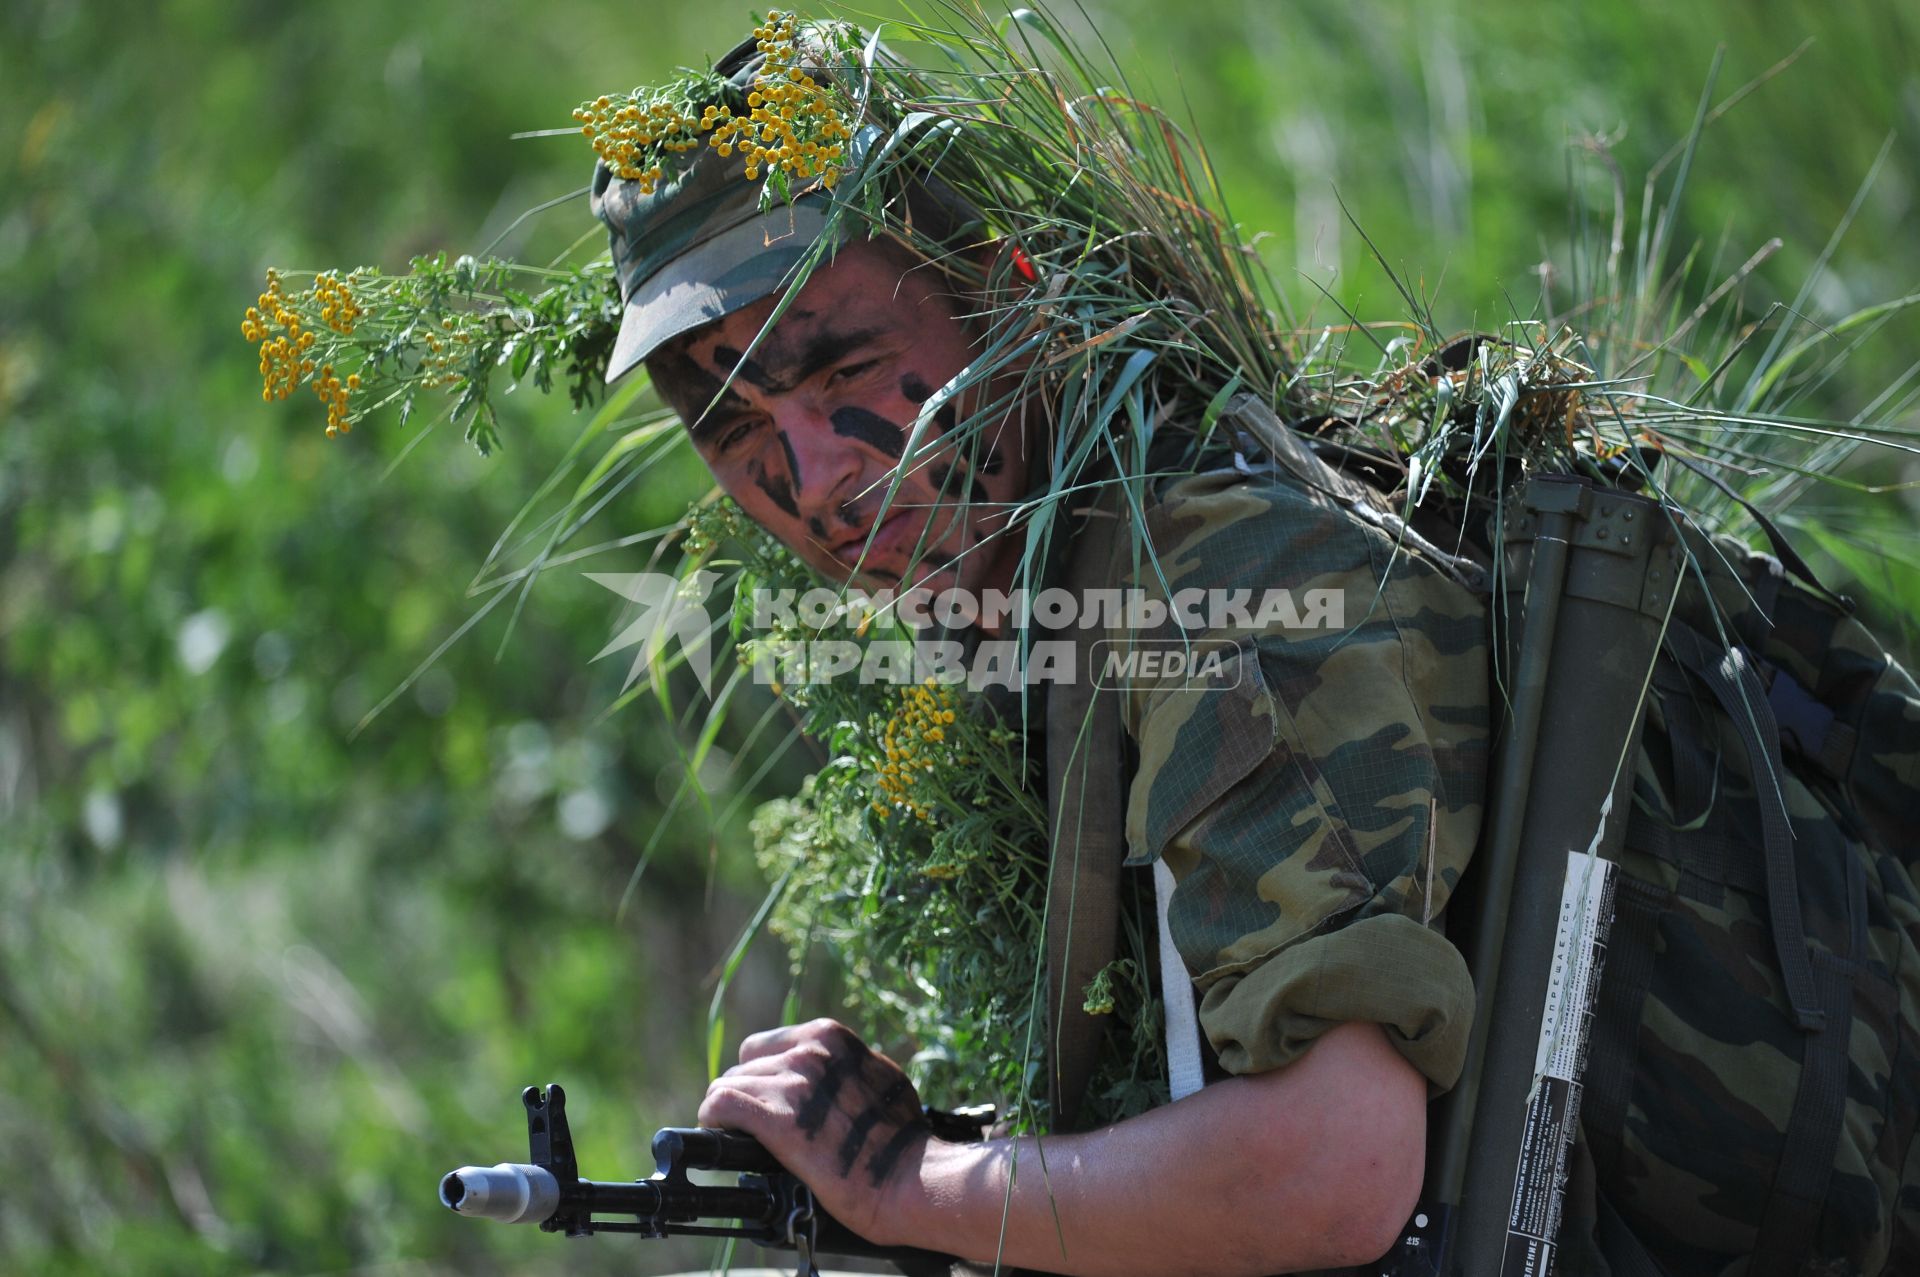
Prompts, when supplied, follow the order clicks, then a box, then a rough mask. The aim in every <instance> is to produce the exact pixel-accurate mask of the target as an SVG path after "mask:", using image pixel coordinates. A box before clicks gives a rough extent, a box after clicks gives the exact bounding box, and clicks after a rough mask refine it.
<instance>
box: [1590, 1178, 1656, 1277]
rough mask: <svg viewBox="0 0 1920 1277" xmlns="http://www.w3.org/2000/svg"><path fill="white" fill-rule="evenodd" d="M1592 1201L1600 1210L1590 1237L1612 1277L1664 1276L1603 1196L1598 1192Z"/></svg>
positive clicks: (1617, 1212) (1604, 1195)
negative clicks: (1594, 1241)
mask: <svg viewBox="0 0 1920 1277" xmlns="http://www.w3.org/2000/svg"><path fill="white" fill-rule="evenodd" d="M1596 1202H1597V1204H1598V1206H1599V1208H1600V1211H1599V1218H1598V1219H1597V1220H1596V1221H1595V1227H1594V1240H1596V1241H1598V1242H1599V1243H1600V1253H1601V1254H1602V1255H1604V1256H1606V1259H1607V1267H1609V1268H1611V1269H1612V1270H1613V1277H1667V1270H1666V1269H1664V1268H1662V1267H1661V1266H1660V1265H1659V1263H1658V1262H1657V1261H1656V1260H1655V1259H1654V1257H1653V1256H1652V1255H1650V1254H1648V1253H1647V1248H1646V1247H1645V1246H1644V1245H1642V1244H1641V1241H1640V1239H1639V1238H1638V1237H1635V1236H1634V1235H1633V1230H1632V1229H1631V1228H1628V1227H1627V1221H1626V1220H1624V1219H1621V1218H1620V1212H1619V1211H1617V1210H1615V1209H1614V1208H1613V1203H1612V1202H1610V1201H1608V1200H1607V1195H1606V1194H1605V1193H1601V1194H1599V1195H1598V1197H1597V1198H1596Z"/></svg>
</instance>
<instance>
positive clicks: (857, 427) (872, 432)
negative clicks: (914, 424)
mask: <svg viewBox="0 0 1920 1277" xmlns="http://www.w3.org/2000/svg"><path fill="white" fill-rule="evenodd" d="M831 420H832V422H833V433H835V434H837V435H839V436H840V437H841V438H842V439H852V440H855V441H856V442H859V443H864V444H866V445H867V446H868V447H869V448H872V449H874V450H875V451H877V452H884V453H886V454H887V455H888V456H889V457H892V458H893V459H894V460H895V461H898V460H899V459H900V456H901V454H902V453H904V452H906V450H907V432H906V431H904V430H902V429H901V428H900V427H898V426H896V425H894V424H893V423H892V422H891V421H888V420H887V419H886V418H885V417H883V416H881V415H880V414H879V413H877V412H868V411H867V410H866V409H865V408H854V407H847V408H836V409H834V410H833V416H832V418H831Z"/></svg>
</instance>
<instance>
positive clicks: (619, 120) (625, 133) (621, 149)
mask: <svg viewBox="0 0 1920 1277" xmlns="http://www.w3.org/2000/svg"><path fill="white" fill-rule="evenodd" d="M796 29H797V20H796V19H795V17H794V15H793V14H791V13H782V12H780V11H778V10H770V11H769V12H768V13H767V18H766V22H765V23H764V24H763V25H761V26H758V27H755V28H754V29H753V35H754V40H755V43H756V47H758V49H759V50H760V52H761V53H762V54H763V55H765V57H764V61H763V62H762V64H761V67H760V69H759V70H758V71H756V72H755V73H754V77H753V83H752V85H751V86H750V87H749V88H748V91H747V94H746V102H745V107H744V109H745V113H744V114H742V113H741V112H740V111H739V110H736V107H737V106H738V105H739V99H738V98H737V97H735V98H734V99H733V102H732V103H729V102H728V101H727V100H726V99H727V98H728V96H729V95H730V94H733V93H737V90H730V89H729V88H728V86H727V85H726V83H725V82H724V81H723V80H721V79H720V77H719V76H717V75H715V74H714V73H712V72H707V73H704V74H695V75H691V76H686V77H682V78H681V79H680V80H677V81H675V82H674V83H672V84H669V85H667V86H665V87H664V88H661V89H655V90H643V89H635V90H634V91H633V92H631V93H628V94H623V95H620V96H617V97H616V96H608V95H605V94H603V95H601V96H600V97H597V98H595V99H593V100H592V101H590V102H582V103H581V104H580V105H579V106H578V107H575V108H574V112H573V118H574V119H575V120H578V121H579V122H580V131H581V132H582V133H583V134H585V135H586V136H587V138H588V139H589V140H591V142H592V143H593V150H594V153H595V154H596V155H598V156H599V157H600V158H601V159H602V160H604V161H605V162H606V164H607V167H608V168H610V169H612V170H613V172H614V174H615V176H617V177H620V178H623V179H625V180H627V181H629V182H638V183H639V184H640V192H641V194H643V195H651V194H653V192H654V190H655V189H656V188H657V187H658V186H659V184H660V181H661V179H662V178H663V177H664V176H665V175H666V167H667V162H668V157H669V156H672V155H679V154H684V153H685V152H687V151H692V150H694V149H696V148H698V146H699V145H700V135H701V134H703V133H704V134H706V135H707V139H706V140H707V145H709V146H711V147H712V148H713V149H714V150H715V151H716V152H717V153H719V154H720V155H722V156H730V155H732V154H733V153H734V152H735V151H738V152H739V153H740V158H741V159H742V160H744V161H745V173H746V177H747V179H748V180H749V181H758V180H759V179H760V176H761V173H762V171H763V170H764V172H765V174H766V176H768V177H772V176H773V175H774V174H775V173H779V174H782V175H784V176H785V177H786V178H787V179H789V180H793V181H808V180H811V179H814V178H818V179H820V181H821V183H822V184H823V185H825V186H827V187H829V188H831V187H832V186H833V185H834V184H835V183H837V182H838V181H839V180H840V171H841V169H840V166H841V164H842V162H843V161H844V160H845V159H846V155H847V142H848V141H849V140H850V139H851V138H852V136H853V131H852V130H851V129H850V128H848V127H847V123H846V121H845V120H844V119H843V118H842V117H841V113H840V109H839V106H838V104H837V103H836V102H835V100H834V96H833V94H832V93H831V92H830V91H829V90H828V89H827V88H826V87H825V86H824V85H822V84H821V83H820V82H819V81H818V80H816V79H814V78H813V76H812V75H810V74H809V73H808V72H807V70H806V68H805V67H804V66H803V65H802V64H801V53H800V50H799V48H798V46H797V44H796V43H795V32H796ZM696 111H697V112H698V113H697V114H696Z"/></svg>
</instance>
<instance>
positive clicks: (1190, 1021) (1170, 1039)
mask: <svg viewBox="0 0 1920 1277" xmlns="http://www.w3.org/2000/svg"><path fill="white" fill-rule="evenodd" d="M1173 888H1174V882H1173V870H1171V869H1169V868H1167V862H1166V861H1164V860H1156V861H1154V862H1153V900H1154V912H1155V913H1157V914H1159V915H1160V999H1161V1001H1162V1002H1163V1003H1165V1004H1166V1008H1167V1079H1168V1081H1169V1082H1170V1083H1171V1084H1172V1088H1173V1098H1174V1099H1176V1100H1183V1099H1185V1098H1186V1097H1187V1096H1189V1095H1192V1094H1193V1093H1194V1092H1195V1091H1197V1090H1199V1089H1200V1088H1201V1087H1202V1086H1203V1085H1205V1082H1206V1079H1205V1078H1204V1077H1203V1076H1202V1074H1201V1070H1200V1018H1199V1016H1197V1015H1195V1014H1194V1010H1193V980H1192V979H1191V978H1190V977H1189V976H1188V975H1187V964H1186V963H1184V962H1182V961H1181V960H1180V951H1179V950H1178V949H1176V948H1174V947H1173V928H1172V927H1170V926H1169V925H1168V924H1167V907H1168V905H1170V904H1171V903H1172V902H1173Z"/></svg>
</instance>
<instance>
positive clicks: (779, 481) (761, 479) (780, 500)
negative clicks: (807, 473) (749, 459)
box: [747, 461, 800, 519]
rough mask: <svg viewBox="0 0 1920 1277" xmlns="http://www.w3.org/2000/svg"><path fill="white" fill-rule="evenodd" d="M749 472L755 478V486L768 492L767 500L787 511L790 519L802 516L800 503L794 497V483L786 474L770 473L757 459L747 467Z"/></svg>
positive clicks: (763, 491) (765, 492)
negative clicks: (789, 480)
mask: <svg viewBox="0 0 1920 1277" xmlns="http://www.w3.org/2000/svg"><path fill="white" fill-rule="evenodd" d="M747 474H748V476H749V477H750V478H751V479H752V480H753V486H754V487H756V488H758V489H760V491H761V492H762V493H764V494H766V498H767V500H769V501H771V502H773V503H774V504H775V505H776V506H779V507H780V509H781V510H783V511H785V512H786V516H787V517H788V518H789V519H797V518H799V517H800V505H799V503H798V502H796V501H795V500H794V499H793V484H792V483H790V482H788V480H787V477H786V476H785V475H770V474H768V473H767V471H766V468H765V467H764V466H762V465H761V464H760V463H759V462H757V461H756V462H754V463H753V464H752V465H750V466H749V467H748V468H747Z"/></svg>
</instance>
